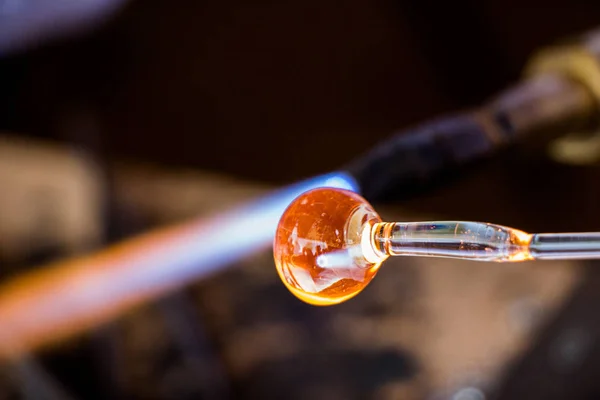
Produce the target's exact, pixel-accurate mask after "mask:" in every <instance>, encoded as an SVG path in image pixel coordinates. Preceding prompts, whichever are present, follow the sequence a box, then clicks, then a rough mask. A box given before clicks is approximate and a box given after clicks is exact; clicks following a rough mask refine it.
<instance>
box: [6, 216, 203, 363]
mask: <svg viewBox="0 0 600 400" xmlns="http://www.w3.org/2000/svg"><path fill="white" fill-rule="evenodd" d="M190 228H191V227H189V226H180V227H176V228H171V229H166V230H163V231H158V232H154V233H151V234H148V235H144V236H141V237H139V238H136V239H133V240H130V241H128V242H125V243H123V244H120V245H117V246H114V247H112V248H108V249H106V250H104V251H102V252H100V253H97V254H94V255H90V256H88V257H83V258H78V259H73V260H67V261H64V262H59V263H56V264H53V265H50V266H48V267H46V268H43V269H42V270H40V271H38V272H33V273H30V274H27V275H24V276H21V277H20V278H17V279H15V280H13V281H12V282H9V283H6V284H4V285H3V286H0V325H1V326H2V329H1V330H0V357H11V356H18V355H20V354H21V353H22V352H23V351H29V350H32V349H35V348H37V347H39V346H40V345H43V344H51V343H54V342H57V341H59V340H61V339H64V338H66V337H68V336H70V335H73V334H76V333H79V332H81V331H83V330H85V329H89V328H91V327H94V326H97V325H100V324H103V323H105V322H107V321H109V320H111V319H112V318H114V317H116V316H117V315H119V314H121V313H122V312H124V311H126V310H127V309H129V308H130V307H132V306H135V305H138V304H140V303H142V302H144V301H146V300H148V299H150V298H152V297H155V296H157V295H160V294H161V293H164V292H165V291H166V290H168V289H169V287H168V286H166V285H155V286H152V287H151V288H149V289H148V290H146V291H143V290H142V291H139V290H131V291H128V292H127V291H120V292H119V293H120V295H119V296H115V297H110V296H108V297H105V296H102V294H100V295H99V296H98V295H97V294H96V293H94V291H96V290H102V289H103V288H106V287H110V285H111V283H113V284H114V283H116V282H120V281H122V280H123V279H124V277H127V276H128V275H130V274H143V273H144V272H143V271H142V270H140V268H143V264H138V263H135V262H132V263H128V261H129V260H132V259H133V258H135V257H136V255H139V254H144V253H146V252H148V251H149V250H150V249H152V248H153V247H155V246H158V245H159V244H161V243H162V244H163V245H164V243H169V242H171V241H174V240H176V239H177V238H178V237H181V236H182V235H184V234H186V233H187V232H188V230H189V229H190Z"/></svg>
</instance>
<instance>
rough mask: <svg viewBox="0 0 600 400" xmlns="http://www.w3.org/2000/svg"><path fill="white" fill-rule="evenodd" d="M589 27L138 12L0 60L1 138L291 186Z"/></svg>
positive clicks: (283, 11)
mask: <svg viewBox="0 0 600 400" xmlns="http://www.w3.org/2000/svg"><path fill="white" fill-rule="evenodd" d="M599 15H600V4H599V3H597V2H584V1H570V2H567V1H564V2H558V1H552V2H535V1H519V2H517V1H513V2H511V1H500V0H486V1H464V0H459V1H453V2H434V1H408V0H406V1H391V0H381V1H367V0H349V1H344V2H336V1H330V2H322V1H257V2H245V1H191V0H189V1H180V2H177V5H174V4H171V3H169V2H166V1H159V0H146V1H133V2H130V3H128V4H127V5H126V7H125V8H124V9H123V10H122V11H121V12H119V13H117V15H116V16H114V17H113V18H112V19H110V20H109V22H108V23H107V24H104V25H103V26H101V27H100V28H99V29H97V30H96V31H94V32H92V33H88V34H86V35H84V36H81V35H79V36H76V39H69V40H63V41H62V42H59V43H54V44H52V45H48V44H46V45H45V46H43V47H42V48H40V49H37V50H29V51H27V52H26V53H24V54H23V53H21V54H20V55H15V56H13V57H9V58H7V59H4V60H2V61H1V62H0V87H1V88H2V89H1V90H0V128H4V129H9V130H12V131H17V132H28V133H29V134H33V135H36V136H42V137H52V138H62V139H67V140H74V139H73V138H70V137H69V133H68V132H69V127H73V126H74V125H75V124H79V125H81V124H83V123H85V122H82V120H83V121H86V120H88V121H89V120H90V119H93V121H94V123H95V124H96V125H95V126H98V127H99V129H100V131H101V132H102V135H101V136H102V144H103V146H104V149H105V150H106V151H107V152H110V154H111V155H114V156H125V157H134V158H138V159H145V160H151V161H153V162H157V163H168V164H174V165H185V166H193V167H199V168H205V169H214V170H218V171H222V172H225V173H231V174H235V175H238V176H243V177H246V178H249V179H254V180H261V181H270V182H277V183H282V182H289V181H292V180H295V179H298V178H300V177H305V176H309V175H312V174H315V173H319V172H323V171H326V170H330V169H333V168H336V167H338V166H339V165H340V164H342V163H345V162H346V161H348V160H349V159H351V158H352V157H354V156H356V155H357V154H358V153H360V152H362V151H363V150H365V149H366V148H367V147H369V146H371V145H373V144H374V143H375V142H376V141H378V140H379V139H381V138H384V137H386V136H388V135H389V134H390V133H391V132H392V131H393V130H396V129H399V128H405V127H407V126H409V125H411V124H413V123H416V122H420V121H422V120H424V119H427V118H430V117H432V116H435V115H437V114H440V113H445V112H449V111H455V110H459V109H461V108H464V107H466V106H471V105H476V104H478V103H479V102H481V101H483V100H485V99H486V98H487V97H489V96H490V95H492V94H493V93H494V92H495V91H497V90H499V89H502V88H503V87H505V86H506V85H507V84H509V83H511V82H513V81H515V80H516V79H518V77H519V74H520V71H521V68H522V66H523V65H524V63H525V61H526V60H527V58H528V57H529V55H530V54H531V53H532V52H533V51H535V50H536V49H538V48H539V47H540V46H542V45H548V44H552V43H553V42H554V41H556V40H558V39H561V38H563V37H565V36H570V35H574V34H577V33H579V32H582V31H585V30H587V29H590V28H594V27H595V26H596V25H597V24H599V23H600V20H599ZM71 130H72V129H71Z"/></svg>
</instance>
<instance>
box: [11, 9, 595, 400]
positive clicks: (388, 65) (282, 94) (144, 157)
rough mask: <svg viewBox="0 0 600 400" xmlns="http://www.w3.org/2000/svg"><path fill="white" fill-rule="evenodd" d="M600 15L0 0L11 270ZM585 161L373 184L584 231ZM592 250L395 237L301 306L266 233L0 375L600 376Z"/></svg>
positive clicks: (529, 162)
mask: <svg viewBox="0 0 600 400" xmlns="http://www.w3.org/2000/svg"><path fill="white" fill-rule="evenodd" d="M597 27H600V3H595V2H583V1H569V2H567V1H558V0H555V1H551V2H548V1H545V2H543V3H542V2H536V1H533V0H527V1H525V0H521V1H519V2H517V1H506V0H503V1H501V0H485V1H468V0H465V1H463V0H457V1H453V2H446V3H445V2H433V1H424V0H420V1H413V0H376V1H373V0H371V1H367V0H347V1H345V2H334V1H330V2H324V1H298V0H289V1H287V0H286V1H255V2H244V1H210V0H209V1H179V2H177V4H174V3H173V2H168V1H165V0H145V1H141V0H129V1H127V0H87V1H74V0H73V1H69V0H61V1H58V0H56V1H52V2H51V1H40V0H0V185H1V186H0V188H1V189H0V266H1V268H0V279H2V280H8V279H10V278H11V277H14V276H16V275H19V274H21V273H23V272H25V271H31V270H33V269H35V268H37V266H38V265H41V264H44V263H46V262H49V261H52V260H55V259H59V258H62V257H65V256H68V255H74V254H80V253H85V252H88V251H91V250H94V249H99V248H103V247H104V246H106V245H108V244H110V243H113V242H116V241H119V240H121V239H124V238H127V237H129V236H131V235H134V234H136V233H139V232H143V231H146V230H149V229H152V228H154V227H157V226H161V225H165V224H170V223H175V222H179V221H185V220H187V219H189V218H192V217H196V216H207V217H208V216H211V215H213V214H214V213H216V212H218V211H222V210H226V209H228V208H229V207H231V206H233V205H234V204H239V203H241V202H244V201H246V200H248V199H251V198H253V197H255V196H258V195H261V194H263V193H266V192H268V191H269V190H270V189H271V188H275V187H278V186H281V185H283V184H287V183H291V182H294V181H296V180H299V179H303V178H305V177H309V176H312V175H315V174H320V173H325V172H328V171H331V170H335V169H336V168H338V167H339V166H340V165H342V164H344V163H346V162H347V161H349V160H351V159H353V158H355V157H357V156H358V155H359V154H361V153H363V152H364V151H365V150H367V149H369V148H370V147H372V146H373V145H375V144H376V143H377V142H379V141H381V140H383V139H385V138H387V137H389V136H390V135H391V134H392V133H394V132H395V131H397V130H400V129H404V128H406V127H409V126H411V125H413V124H415V123H419V122H422V121H425V120H427V119H430V118H433V117H436V116H438V115H443V114H445V113H449V112H455V111H459V110H462V109H465V108H469V107H473V106H477V105H478V104H480V103H482V102H483V101H485V100H487V99H488V98H489V97H490V96H492V95H494V94H495V93H496V92H498V91H499V90H501V89H503V88H505V87H507V86H508V85H510V84H512V83H514V82H516V81H517V80H518V79H520V77H521V73H522V70H523V67H524V65H525V63H526V61H527V60H528V59H529V57H530V56H531V55H532V54H533V53H535V52H536V51H537V50H538V49H539V48H540V47H542V46H546V45H549V44H552V43H554V42H556V41H557V40H560V39H563V38H566V37H571V36H573V35H577V34H580V33H582V32H585V31H587V30H590V29H594V28H597ZM599 178H600V172H599V169H598V168H597V167H594V166H590V165H579V166H576V165H565V164H561V163H558V162H556V161H553V160H552V159H550V158H549V157H548V155H547V153H546V152H544V151H541V150H539V149H536V148H535V146H532V147H527V148H525V147H523V148H516V149H511V151H507V152H504V153H503V154H500V155H498V156H497V157H494V158H493V159H492V160H489V162H486V163H485V164H482V165H478V167H477V168H473V169H472V170H470V171H467V172H466V173H465V174H464V176H462V177H461V179H459V180H457V181H452V182H441V183H440V185H438V186H437V187H435V188H434V189H432V190H430V191H428V192H427V193H425V194H423V195H421V196H418V197H416V198H414V199H411V200H407V201H403V202H395V203H394V202H392V203H391V204H390V203H388V204H385V205H383V204H381V205H377V204H376V206H378V210H380V213H381V215H382V216H383V218H384V219H385V220H389V221H391V220H398V221H400V220H403V219H417V218H422V219H424V218H427V219H429V218H445V219H467V220H468V219H471V220H484V221H490V222H494V223H499V224H503V225H508V226H514V227H518V228H521V229H523V230H526V231H530V232H539V231H598V230H600V212H599V211H598V209H597V206H598V204H600V189H599V188H598V182H599ZM394 265H396V266H397V267H394ZM598 266H599V265H598V264H597V263H587V262H586V263H584V262H580V263H575V262H547V263H539V264H533V265H527V267H523V265H517V266H502V267H499V266H498V265H491V266H490V265H480V264H476V265H474V264H471V263H462V262H456V261H448V260H435V261H431V260H403V261H399V260H393V261H389V264H386V268H384V269H383V271H382V272H381V273H380V276H379V279H375V281H374V282H373V284H371V285H370V286H369V288H368V289H367V290H365V292H364V293H363V294H361V295H360V296H358V297H357V298H355V299H353V300H352V301H350V302H348V303H346V304H343V305H340V306H336V307H332V308H315V307H311V306H308V305H305V304H303V303H300V302H299V301H298V300H296V299H295V298H293V297H292V296H291V295H290V294H289V293H287V291H286V289H285V288H284V286H283V285H282V284H280V282H279V278H278V277H277V275H276V271H275V268H274V265H273V261H272V258H271V253H270V252H263V253H261V254H259V255H257V256H255V257H251V258H248V259H246V260H244V261H243V262H240V263H236V265H233V266H231V267H230V268H228V269H227V270H223V272H221V273H218V274H216V275H214V276H212V277H210V278H207V279H205V280H202V281H201V282H190V285H189V286H188V287H186V288H185V289H182V290H180V291H177V292H175V293H172V294H170V295H168V296H167V297H164V298H161V299H157V300H156V301H155V302H152V303H149V304H146V305H145V306H143V307H138V308H136V309H135V310H134V311H132V312H131V313H128V314H127V315H123V316H122V317H121V318H120V319H118V320H115V321H113V322H111V323H109V324H108V325H105V326H102V327H99V328H98V329H95V330H93V331H91V332H87V333H86V334H85V335H83V336H79V337H77V338H75V339H72V340H70V341H68V342H64V343H61V344H60V345H57V346H53V347H52V348H48V349H44V350H43V351H39V352H35V353H32V354H31V355H30V356H28V358H26V359H25V358H24V359H22V360H19V361H18V362H11V363H6V364H5V365H3V366H2V367H1V369H0V398H6V399H21V398H25V399H47V398H48V399H49V398H52V399H78V398H82V399H96V398H97V399H101V398H102V399H106V398H111V399H113V398H114V399H187V398H189V399H192V398H193V399H227V398H235V399H238V398H239V399H246V398H248V399H251V398H252V399H254V398H289V399H308V398H310V399H366V398H369V399H370V398H372V399H422V398H427V399H428V398H433V399H438V398H439V399H457V400H458V399H460V400H482V399H492V398H494V399H496V398H497V399H520V398H527V399H564V398H570V399H590V398H597V397H598V396H600V385H599V384H598V381H599V380H598V372H597V371H598V367H599V366H600V346H599V345H600V343H598V339H600V319H599V318H598V316H597V312H596V309H597V308H596V304H597V303H598V301H600V290H599V289H600V273H599V272H596V271H597V270H598ZM1 325H2V322H1V321H0V329H2V327H1Z"/></svg>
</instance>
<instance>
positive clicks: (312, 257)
mask: <svg viewBox="0 0 600 400" xmlns="http://www.w3.org/2000/svg"><path fill="white" fill-rule="evenodd" d="M380 221H381V219H380V218H379V216H378V215H377V214H376V213H375V211H374V210H373V209H372V208H371V207H370V206H369V205H368V203H367V202H366V201H365V200H364V199H363V198H362V197H360V196H359V195H357V194H356V193H353V192H349V191H346V190H332V189H315V190H312V191H310V192H307V193H304V194H303V195H301V196H299V197H298V198H297V199H296V200H294V202H293V203H292V204H291V205H290V207H289V208H288V209H287V210H286V211H285V213H284V214H283V216H282V218H281V220H280V222H279V226H278V228H277V233H276V235H275V241H274V246H273V252H274V257H275V264H276V266H277V272H278V273H279V276H280V278H281V280H282V281H283V283H284V284H285V286H286V287H287V288H288V290H290V291H291V292H292V293H293V294H294V295H295V296H296V297H298V298H299V299H301V300H303V301H305V302H307V303H309V304H312V305H318V306H325V305H333V304H338V303H342V302H344V301H346V300H348V299H350V298H352V297H354V296H356V295H357V294H358V293H360V292H361V291H362V290H363V289H364V288H365V287H366V286H367V285H368V284H369V282H371V280H372V279H373V277H374V276H375V274H376V273H377V270H378V269H379V265H380V264H381V262H378V263H370V262H368V261H367V260H366V259H365V258H364V255H363V245H362V237H363V235H362V233H363V230H364V227H365V225H373V224H375V223H377V222H380ZM381 261H383V259H382V260H381Z"/></svg>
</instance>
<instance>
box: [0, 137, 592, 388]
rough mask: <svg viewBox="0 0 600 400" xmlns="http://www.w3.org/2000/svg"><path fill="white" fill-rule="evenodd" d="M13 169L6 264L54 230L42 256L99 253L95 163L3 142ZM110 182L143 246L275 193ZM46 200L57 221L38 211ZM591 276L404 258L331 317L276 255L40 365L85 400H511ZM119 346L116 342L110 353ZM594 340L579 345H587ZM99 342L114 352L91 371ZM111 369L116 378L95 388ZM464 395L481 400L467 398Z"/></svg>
mask: <svg viewBox="0 0 600 400" xmlns="http://www.w3.org/2000/svg"><path fill="white" fill-rule="evenodd" d="M0 154H4V155H5V156H6V157H0V160H2V161H0V185H1V187H2V188H3V190H2V192H1V193H0V204H1V205H2V207H0V210H1V212H2V213H3V217H2V218H0V232H2V236H0V249H2V250H3V251H2V253H0V254H4V255H8V256H10V257H9V258H10V259H12V260H14V259H17V258H18V254H19V252H21V253H23V254H30V253H31V252H32V251H33V248H34V247H35V241H36V234H39V233H40V230H41V228H40V227H43V224H44V221H46V222H47V221H48V219H50V220H52V221H54V223H55V225H53V226H62V227H64V229H63V230H58V231H57V230H55V231H44V235H45V236H43V237H44V244H45V245H49V244H50V242H52V240H54V241H55V243H54V245H55V246H54V247H55V248H62V249H63V250H64V251H67V252H81V251H82V249H87V248H90V243H94V242H95V241H96V242H97V241H99V239H98V238H97V236H98V235H99V234H98V232H100V231H101V230H102V229H101V226H102V225H103V224H104V223H105V221H104V220H103V219H102V213H101V212H100V211H101V209H102V207H103V206H104V205H103V204H102V201H100V199H101V198H102V196H101V192H102V190H103V181H102V179H101V176H102V175H101V174H99V173H98V171H97V170H96V168H95V166H94V164H93V163H90V162H89V161H88V160H87V159H86V158H85V157H84V156H82V155H79V154H77V153H74V152H72V151H71V150H69V149H68V148H66V147H63V146H60V145H55V144H47V143H44V142H36V141H31V140H29V141H23V140H21V139H15V138H14V137H10V136H4V137H2V140H0ZM8 156H10V157H8ZM3 162H4V164H3ZM113 168H114V170H115V174H114V182H113V185H114V187H113V191H114V193H113V195H114V196H115V198H116V199H118V203H119V205H120V209H121V210H122V214H121V215H122V217H124V218H126V219H127V218H129V219H130V220H133V221H138V222H137V227H136V228H135V229H133V228H132V232H131V233H133V231H135V230H143V229H148V228H150V227H153V226H157V225H163V224H169V223H174V222H179V221H182V220H186V219H188V218H192V217H197V216H202V215H206V216H208V215H211V214H213V213H215V212H217V211H221V210H225V209H227V208H229V207H232V206H234V205H235V204H239V203H241V202H244V201H246V200H249V199H251V198H254V197H256V196H259V195H261V194H263V193H266V192H267V191H268V190H269V189H271V188H270V187H268V186H265V185H259V184H253V183H252V182H245V181H240V180H236V179H232V178H229V177H226V176H220V175H215V174H209V173H204V172H199V171H195V170H191V169H165V168H159V167H156V166H148V165H139V164H132V163H124V164H118V165H115V166H114V167H113ZM5 172H7V173H5ZM473 179H475V180H477V179H478V178H477V177H475V178H473ZM467 181H468V180H467ZM50 183H51V184H50ZM462 185H465V186H464V187H463V186H462ZM467 186H468V182H467V183H464V184H458V186H456V187H457V188H456V189H450V190H448V191H446V192H444V193H445V194H444V196H447V197H449V198H450V197H452V196H453V194H452V191H453V190H456V191H459V192H460V193H461V195H463V196H464V195H465V193H467V189H465V188H466V187H467ZM484 189H485V188H484ZM504 189H506V190H505V191H504V194H502V193H501V192H500V191H498V193H497V194H496V198H495V199H492V200H490V201H491V202H492V204H505V206H504V209H503V212H501V213H498V215H500V216H501V217H502V215H504V216H503V217H502V218H503V219H505V220H510V219H511V218H513V217H511V215H512V214H511V212H510V208H513V209H515V210H516V209H517V208H519V207H520V205H519V204H518V202H512V203H511V202H509V201H508V198H507V197H508V196H512V193H514V192H512V191H511V190H510V187H507V186H506V185H504ZM487 193H488V195H489V196H492V195H493V194H494V193H493V192H489V191H488V192H487ZM40 196H42V197H43V198H44V199H47V198H49V199H51V200H52V205H53V207H45V208H44V207H36V206H35V204H38V206H39V203H36V199H37V201H38V202H39V201H41V200H42V199H41V198H40ZM36 210H44V211H45V213H46V214H43V215H42V214H35V212H34V211H36ZM379 211H380V213H381V215H382V216H383V218H384V219H385V220H390V221H391V220H416V219H431V218H440V217H445V218H455V217H460V215H456V214H459V213H462V212H464V211H460V210H458V211H457V213H456V214H450V213H449V214H447V215H429V214H425V213H422V212H415V211H411V209H410V208H405V207H396V206H389V205H388V206H385V207H379ZM489 213H490V215H492V214H493V213H494V212H493V207H492V211H489ZM8 216H10V218H8ZM490 218H491V217H490ZM494 222H498V221H494ZM500 222H503V221H500ZM40 224H41V225H40ZM134 225H135V224H134ZM52 234H54V237H52ZM250 234H251V233H250ZM94 238H96V239H94ZM40 243H42V242H40ZM23 244H27V246H26V247H23ZM19 246H21V247H19ZM582 274H583V268H582V267H581V266H580V265H579V264H577V263H574V262H544V263H537V264H531V263H525V264H514V265H509V264H507V265H501V264H480V263H469V262H459V261H452V260H437V259H418V258H396V259H393V260H389V261H387V262H386V264H385V267H384V268H383V269H382V270H381V271H380V273H379V275H378V276H377V277H376V279H375V280H374V282H373V283H372V284H371V285H370V286H369V287H368V288H367V289H366V290H365V291H364V292H363V293H362V294H361V295H359V296H358V297H356V298H355V299H353V300H352V301H349V302H348V303H345V304H342V305H339V306H335V307H328V308H318V307H312V306H309V305H306V304H304V303H301V302H299V301H298V300H297V299H296V298H294V297H293V296H292V295H291V294H289V293H288V292H287V290H286V289H285V287H284V286H283V285H282V284H281V283H280V281H279V278H278V276H277V274H276V271H275V268H274V264H273V261H272V258H271V254H270V252H266V253H262V254H258V255H256V256H254V257H251V258H248V259H247V260H244V261H243V262H240V263H238V264H237V265H233V266H231V268H229V269H227V270H224V271H222V273H220V274H217V275H216V276H214V277H212V278H209V279H207V280H205V281H203V282H190V286H189V287H188V288H185V289H184V290H182V291H181V292H179V293H174V294H173V295H172V296H169V297H167V298H165V299H159V300H157V301H156V302H155V303H152V304H148V305H147V306H145V307H142V308H141V309H137V310H135V311H134V312H132V313H130V314H129V315H125V316H123V318H121V319H120V320H118V321H115V322H114V324H112V325H111V326H110V327H103V328H102V329H100V330H99V331H98V332H100V333H101V335H100V334H99V333H98V332H96V333H92V334H91V335H87V336H86V337H84V338H78V339H75V340H73V341H72V342H69V343H66V344H65V345H63V346H61V347H59V348H55V349H52V350H50V351H46V352H44V353H43V354H41V358H42V360H48V359H50V360H53V361H52V362H50V363H48V362H47V361H42V363H45V364H44V365H48V368H49V370H50V371H51V373H54V374H56V380H57V382H58V383H60V384H61V385H64V386H65V387H66V388H65V390H67V391H68V390H71V391H72V390H77V391H78V392H77V393H79V394H80V396H81V395H83V397H85V398H96V397H98V398H101V397H102V396H103V395H105V394H106V393H104V394H101V393H100V392H97V391H95V390H98V389H97V388H96V387H97V386H99V387H103V386H104V389H103V390H108V389H106V387H107V386H109V385H107V384H106V382H105V381H106V380H111V382H112V383H111V384H112V385H113V386H114V387H113V390H114V391H115V392H114V393H120V394H121V396H124V398H144V399H163V398H165V399H166V398H177V399H182V398H195V396H198V395H200V398H217V399H220V398H226V396H227V395H235V398H248V399H250V398H289V399H307V398H310V399H364V398H373V399H422V398H429V397H430V396H432V397H433V398H443V399H446V398H456V399H480V398H484V397H481V396H484V394H486V395H487V396H489V394H490V393H495V392H496V391H498V390H500V389H502V385H503V383H504V382H505V380H506V379H508V377H509V376H510V373H511V370H512V369H513V368H514V366H515V365H517V364H518V363H519V361H520V360H521V359H522V358H523V357H524V356H525V355H526V354H527V353H528V352H529V351H531V350H532V349H534V348H535V346H536V345H537V343H538V339H537V338H538V336H539V335H540V334H541V333H542V332H544V330H545V329H546V327H547V325H548V324H550V323H552V321H553V320H554V319H555V318H556V316H557V313H558V311H559V310H561V309H562V308H563V307H564V306H565V304H566V302H567V301H568V300H569V299H570V297H571V296H572V294H573V293H574V291H575V288H577V287H578V285H580V284H581V278H582V276H583V275H582ZM596 280H597V279H596ZM107 332H109V333H110V334H109V336H110V337H111V338H112V339H111V340H110V341H108V342H106V341H102V340H101V341H100V342H98V335H100V336H102V335H107ZM556 334H560V332H557V333H556ZM575 334H577V332H575ZM583 335H586V333H585V332H584V333H583ZM587 335H588V336H589V337H591V336H590V335H591V333H590V332H588V333H587ZM586 337H587V336H586ZM586 337H584V338H583V339H582V340H583V342H581V340H580V341H579V342H577V343H580V344H581V343H583V344H582V345H586V343H587V342H585V339H586ZM589 337H587V338H588V339H589ZM94 338H95V339H94ZM567 339H568V338H567ZM575 339H577V338H575ZM90 341H92V342H93V343H96V344H95V346H96V347H97V346H100V348H101V349H104V350H100V351H98V349H97V348H96V350H95V353H94V354H95V356H94V357H89V356H84V355H85V354H88V353H89V342H90ZM86 343H87V344H86ZM98 343H100V345H99V344H98ZM107 343H108V344H107ZM569 343H570V342H569ZM569 343H567V346H569ZM588 344H589V343H588ZM571 345H572V344H571ZM102 346H108V348H104V347H102ZM553 351H554V353H552V352H549V353H548V354H547V358H548V364H547V367H548V368H550V371H555V372H556V373H560V374H564V373H565V370H566V369H568V368H572V364H573V363H575V364H576V366H578V365H580V364H581V363H582V362H583V361H582V360H579V361H578V360H577V359H575V360H573V359H572V358H573V357H574V356H573V354H571V353H569V349H568V348H567V349H566V350H564V351H566V353H565V354H564V355H563V354H562V353H561V351H563V350H561V348H560V347H559V348H557V349H555V350H553ZM580 353H581V352H580ZM580 353H578V354H580ZM575 356H576V355H575ZM580 357H583V355H581V354H580ZM34 359H35V357H34ZM56 360H59V361H60V362H59V363H58V364H57V361H56ZM103 362H104V363H108V368H109V369H113V370H112V372H111V373H112V374H113V376H112V377H111V376H106V375H101V374H100V375H99V376H97V375H98V370H99V369H100V370H102V368H101V367H99V366H98V364H102V363H103ZM111 363H116V364H114V365H118V368H113V366H112V365H113V364H111ZM569 363H571V364H569ZM56 365H61V368H65V366H67V369H66V371H68V370H69V369H68V368H76V369H77V370H78V371H79V372H78V374H75V375H74V376H75V378H74V376H73V375H69V374H68V373H65V372H56V371H57V369H56ZM570 365H571V367H570ZM86 374H87V375H86ZM77 377H79V378H77ZM82 377H83V378H82ZM548 378H550V377H549V376H548ZM29 379H31V377H30V378H29ZM78 379H83V382H87V383H86V385H83V386H81V383H76V382H77V380H78ZM28 382H30V381H28ZM78 385H79V386H78ZM80 386H81V387H80ZM94 388H96V389H94ZM467 395H470V396H480V397H456V396H467ZM453 396H455V397H453ZM196 398H197V397H196ZM529 398H533V397H529Z"/></svg>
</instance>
